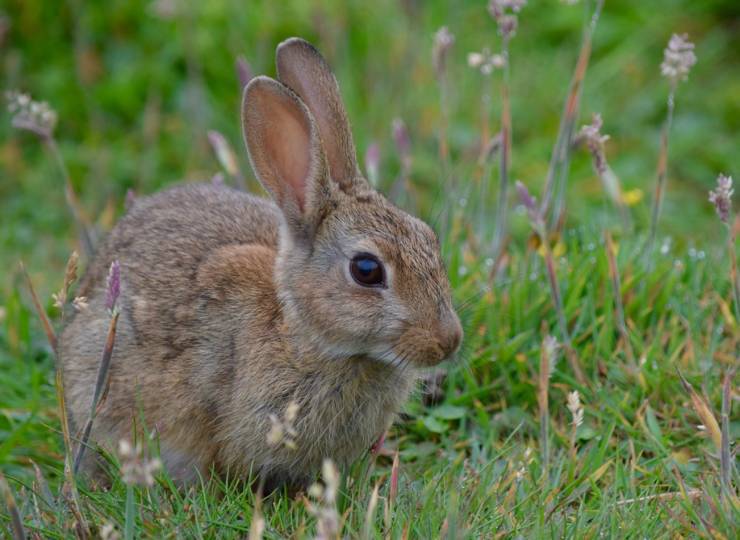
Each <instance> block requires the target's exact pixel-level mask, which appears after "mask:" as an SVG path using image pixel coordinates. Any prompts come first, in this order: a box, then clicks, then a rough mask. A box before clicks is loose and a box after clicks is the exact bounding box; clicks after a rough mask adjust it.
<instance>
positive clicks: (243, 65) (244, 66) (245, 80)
mask: <svg viewBox="0 0 740 540" xmlns="http://www.w3.org/2000/svg"><path fill="white" fill-rule="evenodd" d="M236 75H237V77H239V86H240V88H241V89H242V90H244V88H246V86H247V85H248V84H249V81H251V80H252V78H253V77H254V72H253V71H252V66H250V65H249V62H248V61H247V59H246V58H244V56H241V55H240V56H238V57H237V58H236Z"/></svg>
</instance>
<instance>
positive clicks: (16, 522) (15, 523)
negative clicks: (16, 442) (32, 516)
mask: <svg viewBox="0 0 740 540" xmlns="http://www.w3.org/2000/svg"><path fill="white" fill-rule="evenodd" d="M0 491H2V495H3V498H4V499H5V506H6V507H7V508H8V513H9V514H10V524H11V530H12V531H13V538H14V540H25V538H26V530H25V529H24V528H23V520H22V519H21V514H20V512H19V511H18V505H16V504H15V498H14V497H13V492H12V491H11V489H10V486H9V485H8V482H7V481H6V480H5V475H4V474H3V473H1V472H0Z"/></svg>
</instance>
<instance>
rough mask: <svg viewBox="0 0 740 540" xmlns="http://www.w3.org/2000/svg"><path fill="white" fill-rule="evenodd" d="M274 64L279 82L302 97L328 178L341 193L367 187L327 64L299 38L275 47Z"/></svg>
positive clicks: (337, 86) (312, 48)
mask: <svg viewBox="0 0 740 540" xmlns="http://www.w3.org/2000/svg"><path fill="white" fill-rule="evenodd" d="M276 62H277V72H278V79H280V82H282V83H284V84H286V85H287V86H289V87H290V88H291V89H292V90H293V91H294V92H295V93H296V94H298V95H299V96H300V97H301V99H302V100H303V102H304V103H305V104H306V106H307V107H308V108H309V109H310V110H311V113H312V114H313V116H314V118H315V119H316V124H317V125H318V127H319V133H320V134H321V140H322V142H323V146H324V151H325V152H326V157H327V161H328V163H329V173H330V174H331V178H332V179H333V180H334V181H335V182H336V183H337V184H339V187H340V188H341V189H342V190H344V191H351V190H353V189H354V188H356V187H362V188H366V187H367V183H366V182H365V180H364V179H363V178H362V174H361V173H360V170H359V168H358V166H357V157H356V154H355V143H354V141H353V140H352V131H351V130H350V126H349V120H348V119H347V113H346V111H345V110H344V104H343V103H342V96H341V94H340V93H339V85H338V84H337V80H336V78H335V77H334V74H333V73H332V71H331V68H330V67H329V64H328V63H327V62H326V60H324V57H323V56H321V53H319V51H317V50H316V48H315V47H314V46H313V45H311V44H310V43H308V42H307V41H305V40H303V39H300V38H290V39H287V40H285V41H283V42H282V43H281V44H280V45H278V47H277V52H276Z"/></svg>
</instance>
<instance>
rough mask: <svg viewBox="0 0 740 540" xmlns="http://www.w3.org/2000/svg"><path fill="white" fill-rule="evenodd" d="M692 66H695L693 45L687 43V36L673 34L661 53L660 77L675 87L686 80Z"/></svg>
mask: <svg viewBox="0 0 740 540" xmlns="http://www.w3.org/2000/svg"><path fill="white" fill-rule="evenodd" d="M694 64H696V54H694V44H693V43H691V42H690V41H689V36H688V34H673V35H672V36H671V39H670V40H669V41H668V46H667V47H666V48H665V50H664V51H663V63H662V64H660V73H661V75H663V76H664V77H666V78H667V79H668V80H669V81H671V84H672V85H674V86H675V85H676V84H678V83H679V82H680V81H685V80H686V79H687V78H688V76H689V71H690V70H691V67H692V66H693V65H694Z"/></svg>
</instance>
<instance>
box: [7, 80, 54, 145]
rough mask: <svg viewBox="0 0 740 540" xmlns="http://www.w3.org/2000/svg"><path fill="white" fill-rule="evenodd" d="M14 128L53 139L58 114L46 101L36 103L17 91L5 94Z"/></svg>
mask: <svg viewBox="0 0 740 540" xmlns="http://www.w3.org/2000/svg"><path fill="white" fill-rule="evenodd" d="M5 99H6V100H7V103H8V112H9V113H10V114H12V115H13V116H12V119H11V124H12V125H13V127H15V128H17V129H20V130H25V131H30V132H31V133H35V134H36V135H38V136H40V137H43V138H51V136H52V135H53V133H54V128H55V127H56V125H57V113H56V111H54V109H52V108H51V107H50V106H49V104H48V103H46V102H45V101H34V100H32V99H31V96H29V95H28V94H23V93H21V92H19V91H17V90H11V91H8V92H6V93H5Z"/></svg>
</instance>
